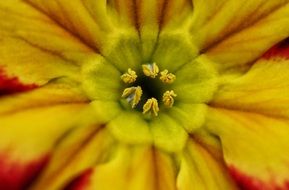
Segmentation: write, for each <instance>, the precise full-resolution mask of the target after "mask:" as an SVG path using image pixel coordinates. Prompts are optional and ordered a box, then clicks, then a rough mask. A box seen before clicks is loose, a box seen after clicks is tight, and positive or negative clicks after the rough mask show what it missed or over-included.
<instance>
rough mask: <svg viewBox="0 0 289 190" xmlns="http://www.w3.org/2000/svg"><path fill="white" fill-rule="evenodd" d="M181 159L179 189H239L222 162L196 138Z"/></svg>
mask: <svg viewBox="0 0 289 190" xmlns="http://www.w3.org/2000/svg"><path fill="white" fill-rule="evenodd" d="M180 161H181V164H180V171H179V174H178V177H177V186H178V189H179V190H191V189H198V190H199V189H200V190H201V189H203V190H207V189H214V190H224V189H230V190H237V189H238V188H236V187H235V185H234V182H233V181H232V179H231V178H230V176H229V175H228V173H227V171H226V167H225V166H224V165H223V164H222V162H218V161H217V160H215V159H214V157H212V155H210V153H209V152H208V151H207V150H206V149H205V148H204V147H202V146H200V145H199V144H197V143H196V142H194V140H190V141H189V142H188V144H187V147H186V149H185V150H184V153H183V154H182V156H181V158H180Z"/></svg>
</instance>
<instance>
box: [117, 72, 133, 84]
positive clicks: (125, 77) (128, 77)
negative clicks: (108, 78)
mask: <svg viewBox="0 0 289 190" xmlns="http://www.w3.org/2000/svg"><path fill="white" fill-rule="evenodd" d="M120 78H121V79H122V81H123V82H124V83H127V84H130V83H134V82H135V81H136V78H137V75H136V72H135V71H134V70H132V69H131V68H129V69H128V70H127V72H126V73H124V74H123V75H121V77H120Z"/></svg>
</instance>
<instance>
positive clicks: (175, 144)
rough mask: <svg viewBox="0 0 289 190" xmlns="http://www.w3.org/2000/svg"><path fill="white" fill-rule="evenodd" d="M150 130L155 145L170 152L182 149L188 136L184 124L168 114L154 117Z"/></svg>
mask: <svg viewBox="0 0 289 190" xmlns="http://www.w3.org/2000/svg"><path fill="white" fill-rule="evenodd" d="M150 130H151V132H152V135H153V140H154V144H155V146H156V147H157V148H159V149H161V150H165V151H168V152H179V151H181V150H182V149H183V148H184V146H185V144H186V141H187V137H188V135H187V133H186V131H185V130H184V129H183V126H182V125H181V124H180V123H178V122H177V120H174V119H173V118H171V117H170V116H168V115H166V114H160V115H159V116H158V117H156V118H154V119H153V120H152V122H151V123H150Z"/></svg>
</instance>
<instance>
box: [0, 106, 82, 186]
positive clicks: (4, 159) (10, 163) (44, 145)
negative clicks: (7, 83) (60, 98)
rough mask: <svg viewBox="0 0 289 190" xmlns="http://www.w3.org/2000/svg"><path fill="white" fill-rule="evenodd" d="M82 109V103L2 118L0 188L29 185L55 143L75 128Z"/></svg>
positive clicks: (43, 108)
mask: <svg viewBox="0 0 289 190" xmlns="http://www.w3.org/2000/svg"><path fill="white" fill-rule="evenodd" d="M85 107H86V106H85V105H84V104H70V105H57V106H51V107H42V108H34V109H30V110H27V111H22V112H16V113H10V114H7V115H1V116H0V123H1V127H0V131H1V133H0V134H1V138H0V154H1V161H0V162H1V172H0V187H1V188H4V189H13V190H14V189H15V190H16V189H23V188H24V187H25V186H26V185H29V183H30V182H31V180H33V179H34V178H35V176H36V175H37V174H38V172H39V171H40V169H41V168H42V167H43V164H44V163H45V162H46V161H47V159H48V158H49V157H50V154H51V151H52V150H53V149H54V146H55V145H56V144H57V141H58V140H59V139H61V137H62V136H63V135H64V134H65V133H66V132H67V131H68V130H70V129H71V128H73V127H75V125H77V123H78V120H77V118H78V117H79V114H80V113H81V112H83V111H84V109H85ZM75 115H78V116H77V117H75ZM73 118H74V119H73Z"/></svg>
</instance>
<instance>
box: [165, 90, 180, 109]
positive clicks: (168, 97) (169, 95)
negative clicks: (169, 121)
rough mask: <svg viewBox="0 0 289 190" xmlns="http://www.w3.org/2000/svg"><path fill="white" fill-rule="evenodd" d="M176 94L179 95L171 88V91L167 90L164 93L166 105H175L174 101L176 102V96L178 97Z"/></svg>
mask: <svg viewBox="0 0 289 190" xmlns="http://www.w3.org/2000/svg"><path fill="white" fill-rule="evenodd" d="M176 96H177V95H176V94H175V92H174V91H173V90H171V91H166V92H165V93H164V95H163V102H164V105H165V106H166V107H169V108H171V107H173V105H174V102H175V100H174V97H176Z"/></svg>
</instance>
